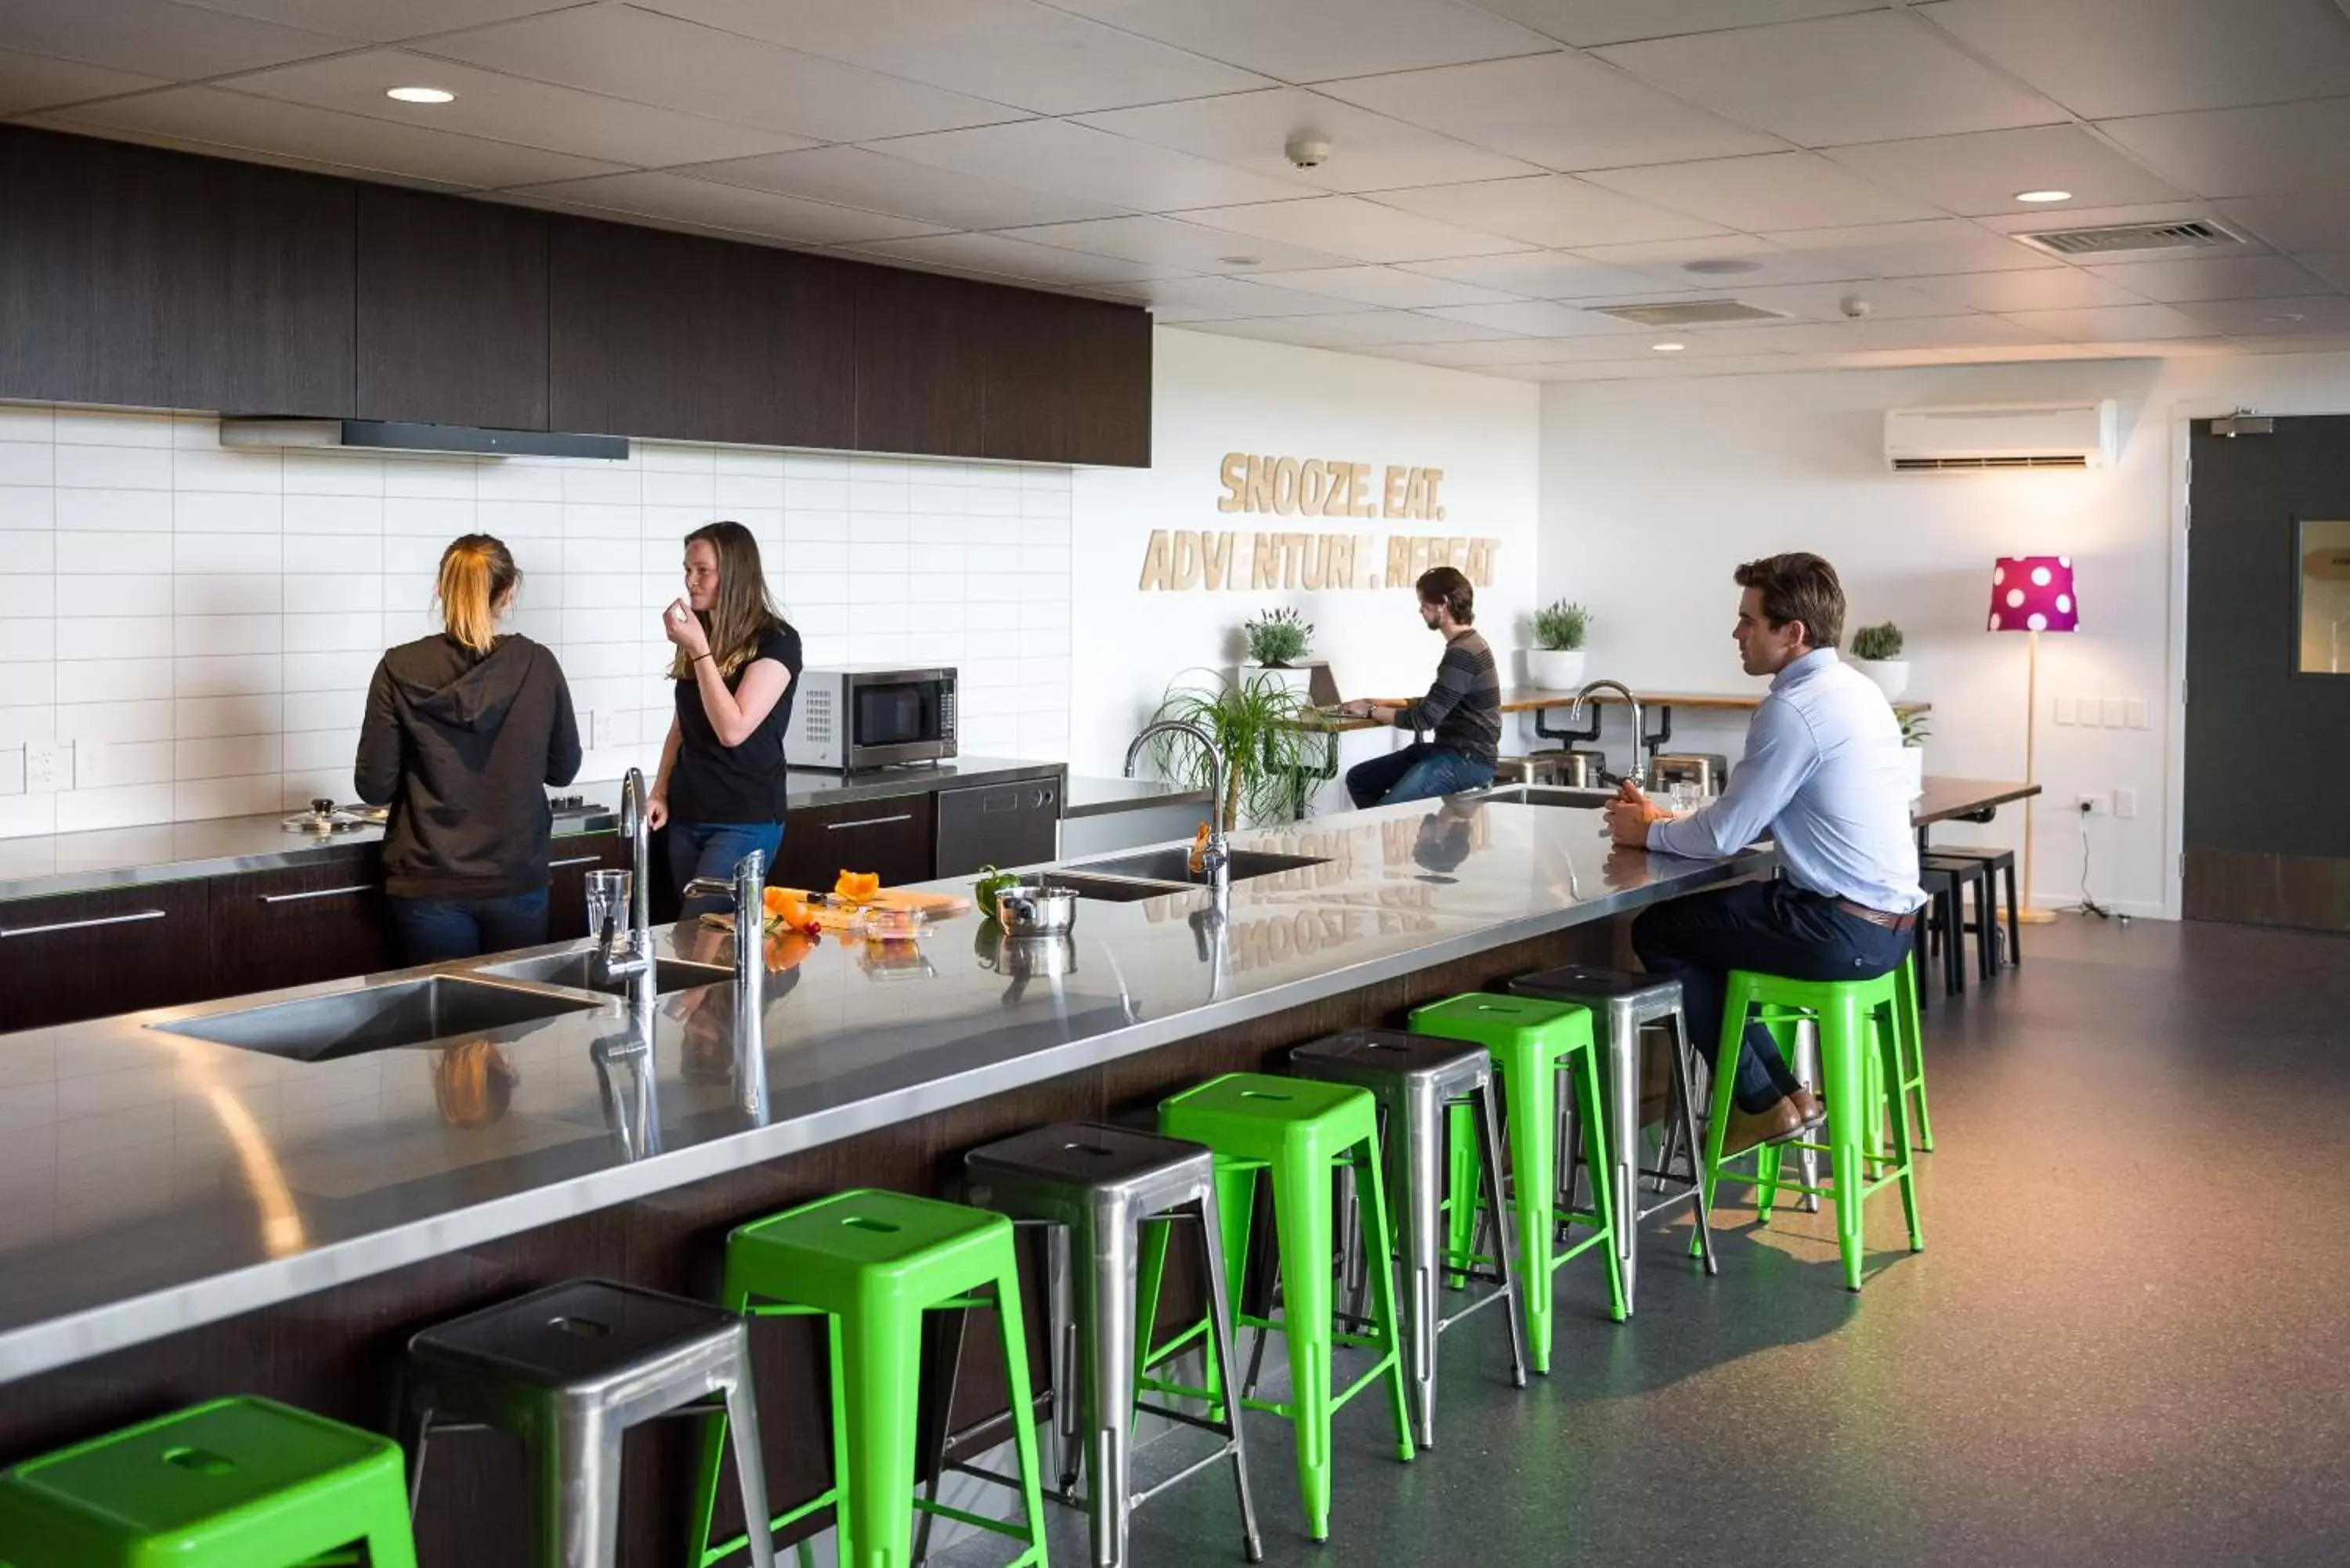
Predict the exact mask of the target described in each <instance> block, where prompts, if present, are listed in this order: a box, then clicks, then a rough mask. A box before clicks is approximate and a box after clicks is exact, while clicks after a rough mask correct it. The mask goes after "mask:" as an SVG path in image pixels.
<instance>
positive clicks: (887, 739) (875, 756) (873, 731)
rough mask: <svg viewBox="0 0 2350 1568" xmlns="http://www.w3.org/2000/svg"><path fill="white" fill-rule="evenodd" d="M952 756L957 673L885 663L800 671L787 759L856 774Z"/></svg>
mask: <svg viewBox="0 0 2350 1568" xmlns="http://www.w3.org/2000/svg"><path fill="white" fill-rule="evenodd" d="M954 754H955V672H954V670H953V669H952V668H951V667H933V668H931V669H927V670H908V669H905V668H902V667H899V666H892V665H880V664H847V665H835V666H833V667H831V668H829V669H811V670H801V671H800V678H799V690H798V691H797V692H796V693H795V701H793V703H792V716H791V721H790V722H789V723H788V724H786V725H785V729H784V759H785V762H786V763H789V764H790V765H791V766H793V767H795V768H823V769H826V770H828V771H830V772H833V773H856V772H858V771H860V770H862V769H865V768H883V767H890V766H894V765H896V764H899V763H935V762H938V761H940V760H941V759H942V758H947V757H951V756H953V755H954Z"/></svg>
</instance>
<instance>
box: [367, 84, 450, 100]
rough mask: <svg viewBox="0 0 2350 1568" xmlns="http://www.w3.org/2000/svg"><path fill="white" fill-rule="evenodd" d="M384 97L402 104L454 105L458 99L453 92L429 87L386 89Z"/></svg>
mask: <svg viewBox="0 0 2350 1568" xmlns="http://www.w3.org/2000/svg"><path fill="white" fill-rule="evenodd" d="M383 96H384V97H386V98H389V99H398V100H399V101H400V102H401V103H453V102H455V101H456V99H457V95H456V94H455V93H453V92H448V91H444V90H443V89H442V88H428V87H405V88H385V89H384V93H383Z"/></svg>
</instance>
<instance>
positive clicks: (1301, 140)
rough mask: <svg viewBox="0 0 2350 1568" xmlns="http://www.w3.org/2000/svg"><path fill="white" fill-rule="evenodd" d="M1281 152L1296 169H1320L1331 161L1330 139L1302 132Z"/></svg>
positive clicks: (1291, 139) (1308, 131)
mask: <svg viewBox="0 0 2350 1568" xmlns="http://www.w3.org/2000/svg"><path fill="white" fill-rule="evenodd" d="M1281 151H1282V156H1284V157H1285V158H1287V159H1288V160H1289V161H1290V164H1291V166H1292V167H1294V168H1298V169H1319V168H1321V167H1322V165H1324V164H1325V163H1327V162H1328V161H1330V139H1329V138H1328V137H1326V136H1316V135H1315V133H1314V132H1312V131H1310V130H1301V131H1299V132H1298V133H1297V134H1296V135H1295V136H1293V137H1291V138H1290V139H1289V145H1288V146H1286V147H1284V148H1283V149H1282V150H1281Z"/></svg>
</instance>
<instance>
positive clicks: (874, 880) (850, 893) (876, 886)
mask: <svg viewBox="0 0 2350 1568" xmlns="http://www.w3.org/2000/svg"><path fill="white" fill-rule="evenodd" d="M880 890H881V876H880V873H879V872H876V871H843V872H842V873H841V874H840V880H839V881H837V882H835V883H834V884H833V885H832V896H833V897H834V898H838V899H840V900H842V901H843V902H844V903H850V904H864V903H869V902H871V900H872V898H873V895H874V894H876V893H879V891H880Z"/></svg>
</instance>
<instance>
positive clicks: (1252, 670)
mask: <svg viewBox="0 0 2350 1568" xmlns="http://www.w3.org/2000/svg"><path fill="white" fill-rule="evenodd" d="M1267 676H1272V677H1274V679H1275V680H1279V681H1280V683H1281V684H1282V686H1283V687H1284V688H1285V689H1287V690H1288V691H1294V692H1295V693H1296V694H1297V696H1298V699H1299V700H1300V701H1305V699H1306V698H1307V696H1308V695H1309V694H1310V693H1311V691H1312V690H1313V685H1314V670H1313V667H1312V666H1310V665H1297V666H1295V667H1291V666H1287V665H1273V664H1243V665H1242V666H1241V667H1240V668H1239V669H1238V670H1234V671H1233V672H1232V683H1233V684H1234V685H1236V686H1244V685H1251V684H1254V683H1256V682H1258V681H1261V680H1263V679H1264V678H1265V677H1267Z"/></svg>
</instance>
